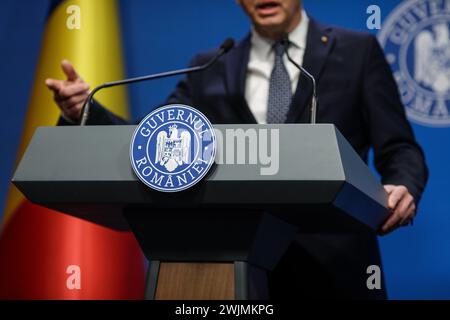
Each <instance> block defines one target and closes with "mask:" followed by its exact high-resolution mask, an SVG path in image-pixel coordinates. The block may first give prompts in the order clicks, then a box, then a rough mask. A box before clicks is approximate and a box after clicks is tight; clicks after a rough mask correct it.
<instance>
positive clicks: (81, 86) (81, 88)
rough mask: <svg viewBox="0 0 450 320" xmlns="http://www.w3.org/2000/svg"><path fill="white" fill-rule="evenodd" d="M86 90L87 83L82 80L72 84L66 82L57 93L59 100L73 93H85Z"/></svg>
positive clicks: (73, 94) (87, 88)
mask: <svg viewBox="0 0 450 320" xmlns="http://www.w3.org/2000/svg"><path fill="white" fill-rule="evenodd" d="M88 90H89V85H88V84H87V83H84V82H82V83H74V84H66V85H65V86H63V87H62V88H61V89H60V90H59V91H58V95H59V98H60V100H65V99H68V98H70V97H72V96H75V95H79V94H82V93H87V91H88Z"/></svg>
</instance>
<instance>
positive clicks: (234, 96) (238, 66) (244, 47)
mask: <svg viewBox="0 0 450 320" xmlns="http://www.w3.org/2000/svg"><path fill="white" fill-rule="evenodd" d="M250 37H251V35H250V34H249V35H248V36H247V37H245V38H244V39H243V40H242V41H241V42H239V43H238V45H237V46H236V47H235V48H234V49H232V50H231V51H230V52H229V53H228V54H227V55H226V56H225V84H226V89H227V91H228V97H229V98H230V103H231V108H232V109H233V110H234V111H235V112H236V113H237V114H238V116H239V118H241V119H242V123H256V119H255V117H254V115H253V113H252V112H251V110H250V108H249V107H248V104H247V101H246V99H245V79H246V77H247V64H248V60H249V55H250V46H251V43H250Z"/></svg>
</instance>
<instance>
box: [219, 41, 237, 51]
mask: <svg viewBox="0 0 450 320" xmlns="http://www.w3.org/2000/svg"><path fill="white" fill-rule="evenodd" d="M233 47H234V40H233V39H232V38H228V39H227V40H225V41H224V42H223V43H222V45H221V46H220V49H222V50H223V53H227V52H228V51H230V49H231V48H233Z"/></svg>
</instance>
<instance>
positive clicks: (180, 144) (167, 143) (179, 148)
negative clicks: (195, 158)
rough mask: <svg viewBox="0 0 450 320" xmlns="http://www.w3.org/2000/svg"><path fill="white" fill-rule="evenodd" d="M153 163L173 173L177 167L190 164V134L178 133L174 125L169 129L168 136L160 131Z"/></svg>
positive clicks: (185, 132)
mask: <svg viewBox="0 0 450 320" xmlns="http://www.w3.org/2000/svg"><path fill="white" fill-rule="evenodd" d="M156 139H157V145H156V154H155V163H158V164H159V165H161V166H164V167H165V168H166V169H167V171H169V172H173V171H174V170H175V169H176V168H177V167H178V166H180V165H183V164H189V163H191V159H190V158H191V157H190V154H191V134H190V133H189V132H188V131H182V132H181V133H180V134H179V133H178V127H177V125H176V124H174V125H171V126H170V127H169V135H167V132H166V131H161V132H159V133H158V135H157V138H156Z"/></svg>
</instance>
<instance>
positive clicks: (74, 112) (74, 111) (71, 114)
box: [64, 104, 83, 121]
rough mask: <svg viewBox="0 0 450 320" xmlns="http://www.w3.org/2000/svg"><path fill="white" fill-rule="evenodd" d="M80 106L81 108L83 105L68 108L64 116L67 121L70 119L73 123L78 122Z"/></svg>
mask: <svg viewBox="0 0 450 320" xmlns="http://www.w3.org/2000/svg"><path fill="white" fill-rule="evenodd" d="M82 106H83V104H79V105H77V106H76V107H73V108H70V109H69V110H67V111H66V112H65V113H64V114H65V115H66V117H68V118H69V119H71V120H73V121H78V120H80V116H81V111H82Z"/></svg>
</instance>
